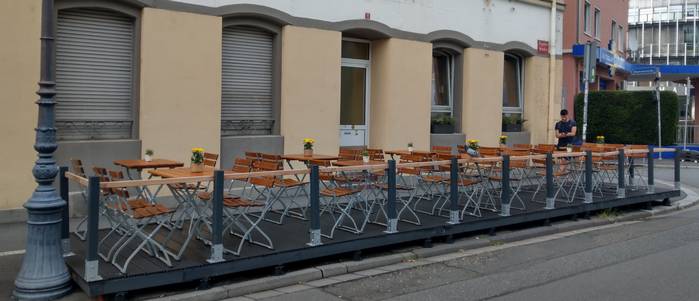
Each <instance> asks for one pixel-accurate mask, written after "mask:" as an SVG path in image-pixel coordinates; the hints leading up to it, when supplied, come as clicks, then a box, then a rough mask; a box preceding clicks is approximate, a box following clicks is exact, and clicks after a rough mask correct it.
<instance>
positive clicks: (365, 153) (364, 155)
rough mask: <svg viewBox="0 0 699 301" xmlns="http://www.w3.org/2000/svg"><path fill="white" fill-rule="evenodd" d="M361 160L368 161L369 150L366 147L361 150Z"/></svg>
mask: <svg viewBox="0 0 699 301" xmlns="http://www.w3.org/2000/svg"><path fill="white" fill-rule="evenodd" d="M362 162H364V163H369V151H368V150H366V149H364V150H363V151H362Z"/></svg>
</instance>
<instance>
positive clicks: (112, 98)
mask: <svg viewBox="0 0 699 301" xmlns="http://www.w3.org/2000/svg"><path fill="white" fill-rule="evenodd" d="M134 28H135V20H134V19H133V18H130V17H128V16H126V15H123V14H119V13H116V12H112V11H108V10H100V9H84V8H80V9H66V10H60V11H59V12H58V20H57V30H56V92H57V94H56V101H57V105H56V127H57V129H58V132H57V136H58V139H59V140H105V139H129V138H132V133H133V126H134V117H133V115H134V114H133V98H134V93H133V89H134V49H135V47H134V43H135V38H134V35H135V33H134V31H135V29H134Z"/></svg>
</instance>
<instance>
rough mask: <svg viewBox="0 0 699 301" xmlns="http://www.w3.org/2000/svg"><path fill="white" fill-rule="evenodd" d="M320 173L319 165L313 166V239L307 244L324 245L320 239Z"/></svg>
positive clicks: (311, 182)
mask: <svg viewBox="0 0 699 301" xmlns="http://www.w3.org/2000/svg"><path fill="white" fill-rule="evenodd" d="M319 180H320V174H319V170H318V165H312V166H311V177H310V183H309V184H310V186H311V189H310V190H311V229H310V230H309V232H310V235H311V238H310V239H311V240H310V242H309V243H308V244H307V245H309V246H312V247H315V246H319V245H322V244H323V243H322V242H321V240H320V185H319V183H318V182H319Z"/></svg>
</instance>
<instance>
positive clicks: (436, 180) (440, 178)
mask: <svg viewBox="0 0 699 301" xmlns="http://www.w3.org/2000/svg"><path fill="white" fill-rule="evenodd" d="M421 179H422V180H423V181H425V182H433V183H441V182H446V181H447V180H448V179H447V178H445V177H443V176H436V175H429V176H423V177H421Z"/></svg>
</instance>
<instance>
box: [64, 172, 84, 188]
mask: <svg viewBox="0 0 699 301" xmlns="http://www.w3.org/2000/svg"><path fill="white" fill-rule="evenodd" d="M66 178H68V180H73V181H75V182H78V184H80V185H82V186H87V178H83V177H81V176H79V175H77V174H74V173H72V172H70V171H69V172H66Z"/></svg>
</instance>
